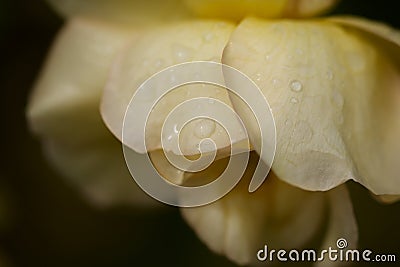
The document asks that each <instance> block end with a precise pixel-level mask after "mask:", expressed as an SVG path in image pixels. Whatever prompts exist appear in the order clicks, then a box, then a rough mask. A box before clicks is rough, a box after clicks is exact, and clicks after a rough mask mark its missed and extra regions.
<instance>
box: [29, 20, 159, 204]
mask: <svg viewBox="0 0 400 267" xmlns="http://www.w3.org/2000/svg"><path fill="white" fill-rule="evenodd" d="M132 34H133V33H131V31H129V30H127V29H124V28H118V29H116V28H114V27H113V26H109V25H105V24H103V23H98V22H96V21H92V20H87V19H73V20H71V21H70V22H69V23H68V24H67V25H66V26H65V28H64V29H63V30H62V32H61V33H60V35H59V36H58V38H57V40H56V42H55V43H54V45H53V48H52V50H51V52H50V55H49V58H48V60H47V62H46V65H45V67H44V69H43V71H42V74H41V76H40V77H39V80H38V82H37V84H36V86H35V88H34V91H33V95H32V97H31V99H30V102H29V105H28V109H27V116H28V121H29V123H30V126H31V129H32V130H33V131H34V132H35V133H36V134H37V135H38V136H40V137H41V138H42V141H43V144H44V149H45V152H46V154H47V156H48V157H49V160H50V161H51V162H53V163H54V165H55V166H56V167H57V169H58V170H60V171H61V172H62V173H63V175H64V176H66V177H67V178H69V179H70V180H71V181H72V183H73V184H74V185H77V186H79V187H80V188H81V189H82V190H83V191H84V192H86V193H87V197H88V198H89V199H91V200H92V201H93V202H94V203H97V204H101V205H109V204H112V203H115V202H118V203H121V202H124V201H127V202H136V203H137V204H141V203H151V205H154V200H152V199H150V198H149V197H148V196H146V195H145V194H144V193H143V192H138V191H140V190H139V189H138V187H137V185H136V184H135V183H134V182H133V180H132V178H131V177H130V175H129V173H128V172H127V168H126V165H125V162H124V160H123V158H122V147H121V145H120V144H119V143H118V142H116V140H115V139H114V137H113V136H112V135H111V134H110V133H109V131H108V130H107V128H106V127H105V125H104V123H103V122H102V120H101V116H100V112H99V104H100V96H101V92H102V89H103V87H104V84H105V81H106V77H107V73H108V71H109V69H110V65H111V61H112V59H113V58H114V56H115V55H116V52H117V51H118V50H120V49H121V48H122V46H123V45H124V44H125V42H127V41H128V40H129V39H130V38H131V36H132Z"/></svg>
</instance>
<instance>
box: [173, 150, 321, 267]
mask: <svg viewBox="0 0 400 267" xmlns="http://www.w3.org/2000/svg"><path fill="white" fill-rule="evenodd" d="M223 160H225V159H223ZM223 160H222V161H223ZM257 161H258V157H257V155H256V154H255V153H252V155H251V158H250V164H249V167H248V169H247V170H246V173H245V175H244V177H243V179H242V180H241V181H240V182H239V184H238V185H237V186H236V187H235V188H234V189H233V190H232V191H231V192H230V193H228V194H227V195H226V196H225V197H223V198H222V199H220V200H218V201H216V202H214V203H212V204H209V205H206V206H202V207H197V208H183V209H181V211H182V214H183V217H184V218H185V219H186V220H187V221H188V223H189V224H190V225H191V226H192V227H193V228H194V230H195V232H196V233H197V234H198V235H199V237H200V239H201V240H203V242H205V243H206V244H207V245H208V246H209V247H210V249H212V250H213V251H215V252H216V253H219V254H224V255H226V256H227V257H228V258H229V259H231V260H233V261H235V262H237V263H239V264H248V263H251V262H254V261H256V253H257V251H258V249H260V248H261V247H263V246H264V244H269V245H273V246H274V247H276V248H283V247H287V246H290V248H300V247H301V246H303V245H305V244H306V243H307V242H308V241H310V239H311V238H312V237H313V235H314V234H315V233H316V232H317V231H318V230H319V226H320V224H321V222H322V221H323V215H324V212H323V208H324V207H325V204H326V201H325V198H324V194H323V193H319V192H318V193H317V192H307V191H303V190H301V189H298V188H296V187H292V186H290V185H288V184H286V183H284V182H281V181H280V180H279V179H277V178H276V177H275V175H274V174H273V173H270V175H269V177H268V178H267V180H266V182H264V184H263V185H262V186H261V187H260V188H259V189H258V190H257V191H256V192H254V193H249V192H248V190H247V189H248V183H249V180H250V178H251V176H252V172H253V171H254V169H255V167H256V164H257ZM217 163H218V161H217ZM221 165H223V164H215V165H214V166H213V168H211V169H208V170H207V172H204V173H203V176H204V178H207V177H209V176H213V175H214V173H215V172H216V173H218V172H220V166H221ZM196 176H197V177H196V178H197V179H199V178H200V177H198V176H199V174H196Z"/></svg>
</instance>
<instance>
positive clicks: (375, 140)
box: [223, 19, 400, 194]
mask: <svg viewBox="0 0 400 267" xmlns="http://www.w3.org/2000/svg"><path fill="white" fill-rule="evenodd" d="M395 59H396V57H394V58H393V57H391V56H390V54H389V53H386V51H382V50H381V49H380V46H379V44H375V43H374V42H371V39H370V38H369V37H368V36H365V34H363V33H361V32H360V31H357V30H355V29H348V28H343V27H340V26H337V25H335V24H334V23H331V22H326V21H321V22H318V21H291V20H284V21H267V20H259V19H247V20H245V21H244V22H242V23H241V25H239V26H238V28H237V29H236V30H235V32H234V33H233V34H232V36H231V41H230V43H229V46H228V47H227V48H226V50H225V51H224V56H223V63H226V64H228V65H231V66H233V67H235V68H237V69H239V70H240V71H243V72H244V73H245V74H247V75H249V76H250V77H252V78H253V80H254V81H255V82H256V83H257V84H258V85H259V87H260V88H261V90H262V92H263V93H264V95H265V96H266V97H267V99H268V101H269V103H270V105H271V108H272V111H273V114H274V116H275V121H276V127H277V135H278V136H277V142H278V143H277V153H276V157H275V162H274V165H273V167H272V168H273V171H274V172H275V173H276V174H277V175H278V176H279V177H280V178H281V179H283V180H285V181H287V182H289V183H291V184H293V185H295V186H299V187H301V188H304V189H308V190H329V189H331V188H333V187H335V186H337V185H339V184H341V183H343V182H345V181H346V180H348V179H354V180H356V181H358V182H360V183H362V184H363V185H365V186H366V187H367V188H369V189H370V190H371V191H373V192H374V193H376V194H399V192H400V184H399V183H400V179H399V173H400V169H399V166H400V164H398V163H399V162H398V159H399V158H400V157H399V152H400V142H398V136H399V134H400V119H399V118H400V105H399V103H400V90H398V88H399V84H400V75H399V67H398V62H394V60H395ZM233 104H234V107H235V108H236V105H235V103H233ZM239 113H240V110H239Z"/></svg>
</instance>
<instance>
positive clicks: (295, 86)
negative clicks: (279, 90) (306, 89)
mask: <svg viewBox="0 0 400 267" xmlns="http://www.w3.org/2000/svg"><path fill="white" fill-rule="evenodd" d="M290 89H291V90H292V91H293V92H300V91H301V90H302V89H303V85H302V84H301V82H300V81H298V80H293V81H291V82H290Z"/></svg>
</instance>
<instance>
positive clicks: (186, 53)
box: [172, 44, 192, 62]
mask: <svg viewBox="0 0 400 267" xmlns="http://www.w3.org/2000/svg"><path fill="white" fill-rule="evenodd" d="M172 50H173V55H174V58H175V61H176V62H185V61H188V60H189V59H190V57H191V56H192V50H191V49H190V48H188V47H186V46H183V45H179V44H175V45H174V46H173V47H172Z"/></svg>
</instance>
